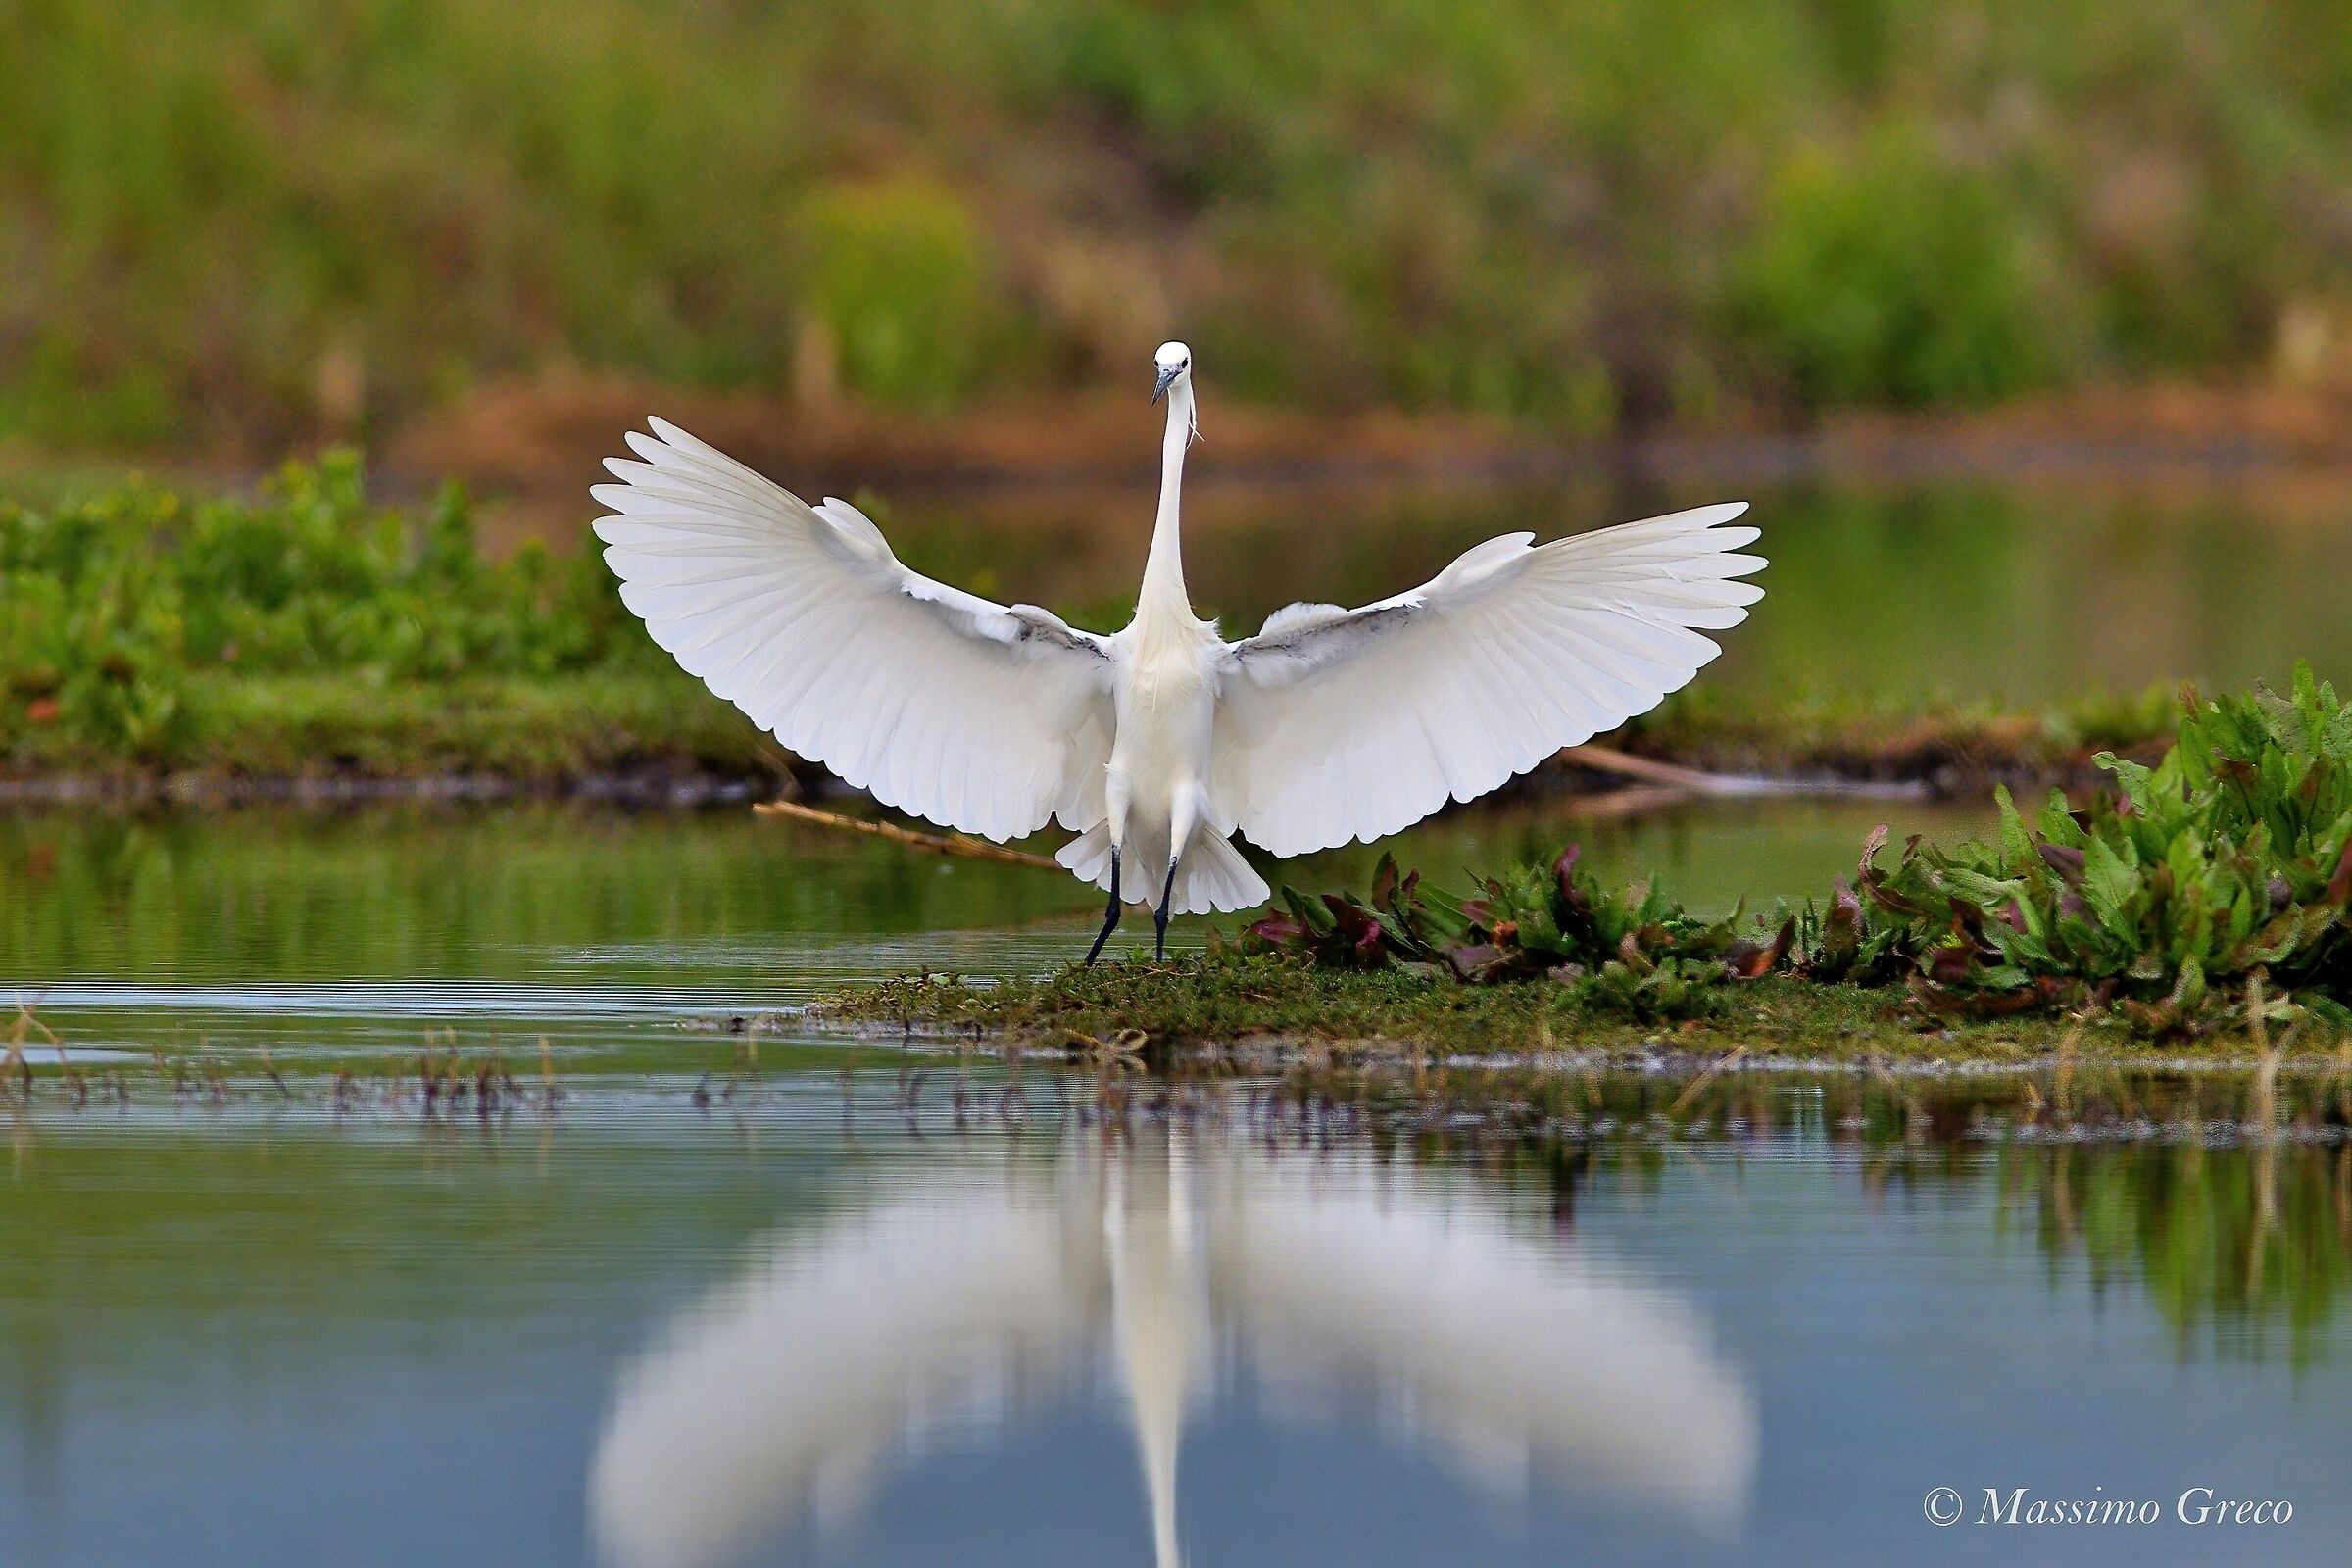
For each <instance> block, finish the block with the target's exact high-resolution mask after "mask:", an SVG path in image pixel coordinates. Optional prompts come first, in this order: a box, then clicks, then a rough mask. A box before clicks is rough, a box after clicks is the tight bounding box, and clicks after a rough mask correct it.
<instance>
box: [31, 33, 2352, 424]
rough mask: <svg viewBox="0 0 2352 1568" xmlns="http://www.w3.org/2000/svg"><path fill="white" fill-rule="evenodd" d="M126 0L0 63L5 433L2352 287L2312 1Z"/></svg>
mask: <svg viewBox="0 0 2352 1568" xmlns="http://www.w3.org/2000/svg"><path fill="white" fill-rule="evenodd" d="M118 11H119V8H118V7H112V6H107V5H102V4H97V3H94V0H29V3H26V4H23V5H19V6H16V7H13V8H12V9H11V11H10V14H9V48H8V49H7V50H6V51H4V52H0V342H5V343H7V344H8V345H9V353H8V354H7V355H6V356H5V357H4V358H0V428H16V429H22V430H26V431H29V432H31V433H33V434H34V435H36V436H37V437H40V438H42V439H45V440H48V441H52V442H81V441H106V440H118V441H150V440H156V439H161V438H171V437H183V438H192V439H198V440H202V439H207V438H212V439H218V438H220V437H222V436H230V437H242V438H244V439H245V440H246V441H247V442H248V443H249V444H251V445H254V446H257V447H267V446H270V445H272V444H274V443H275V442H277V441H278V440H280V439H282V438H283V437H284V436H286V435H288V434H290V433H293V432H295V431H300V430H324V431H329V432H332V433H334V434H337V435H343V434H349V433H353V432H354V431H355V430H356V431H357V432H358V433H367V432H368V431H371V430H375V429H380V428H381V427H382V425H383V423H384V422H385V421H387V420H393V419H398V418H400V417H404V416H406V415H408V414H410V413H412V412H414V411H415V410H416V409H417V408H418V407H419V406H421V405H423V404H426V403H429V402H431V401H433V400H435V399H437V398H440V397H444V396H447V395H448V394H450V393H451V392H453V391H456V390H461V389H462V388H463V387H464V386H465V385H466V382H467V381H468V380H470V379H472V378H474V377H477V376H480V375H483V374H486V373H495V372H499V371H503V370H507V369H512V368H516V367H527V366H529V365H531V364H533V363H534V362H543V361H554V362H558V363H566V364H568V363H587V364H591V365H596V366H605V367H614V368H623V369H626V370H629V371H633V372H636V373H639V374H644V375H650V376H657V377H663V378H674V379H679V380H685V381H691V382H698V383H705V384H727V385H746V384H749V385H758V386H763V387H773V386H776V385H779V384H782V383H783V382H785V381H786V380H787V378H788V377H789V376H790V375H791V373H792V371H793V368H794V366H793V362H794V359H795V358H796V356H797V355H798V354H799V353H800V352H801V346H802V343H803V340H804V338H805V334H806V333H807V332H808V331H809V327H810V325H811V324H812V323H820V324H823V325H824V326H826V327H827V328H828V329H829V330H831V331H832V332H833V333H834V334H835V337H836V341H837V344H838V347H839V350H840V352H841V355H842V362H843V368H844V372H845V380H846V381H847V382H848V383H849V384H850V385H851V386H852V387H853V388H859V387H862V388H864V389H866V390H868V391H870V392H871V393H872V394H873V395H874V396H877V397H880V398H883V399H886V400H889V401H892V402H898V403H903V404H907V405H911V406H914V407H918V408H928V407H936V406H944V405H947V404H951V403H953V402H955V401H956V400H958V399H960V398H963V397H966V396H970V395H973V394H976V393H982V392H987V391H992V390H1002V389H1003V388H1004V387H1005V384H1006V383H1007V381H1019V380H1022V379H1041V378H1042V379H1049V380H1070V379H1079V378H1083V377H1089V376H1094V375H1098V374H1100V373H1101V370H1102V368H1103V365H1104V364H1105V363H1111V364H1115V365H1119V366H1124V365H1126V364H1128V363H1131V362H1130V361H1127V360H1125V359H1117V360H1112V359H1111V358H1110V357H1111V355H1112V354H1113V353H1114V352H1115V353H1116V354H1117V355H1121V356H1124V355H1130V354H1132V353H1134V352H1136V349H1135V345H1134V343H1133V342H1132V341H1130V339H1131V338H1132V336H1133V335H1134V334H1135V333H1137V332H1138V331H1142V332H1145V333H1152V334H1155V333H1158V332H1161V331H1166V330H1172V329H1174V327H1175V326H1181V328H1182V330H1183V331H1184V333H1185V335H1187V336H1188V337H1190V338H1191V339H1192V340H1193V341H1194V342H1195V343H1196V344H1198V345H1199V346H1200V347H1201V349H1202V352H1203V353H1204V355H1207V356H1208V357H1209V358H1210V359H1211V361H1212V363H1214V364H1215V365H1216V366H1217V367H1218V374H1219V376H1220V381H1219V385H1220V386H1222V387H1226V388H1229V389H1233V390H1236V391H1242V392H1247V393H1250V394H1253V395H1256V396H1259V397H1281V398H1287V399H1299V400H1304V401H1316V402H1324V403H1331V404H1347V403H1350V402H1353V401H1357V400H1361V399H1364V398H1366V397H1382V398H1387V399H1391V400H1396V401H1400V402H1420V403H1435V404H1445V405H1452V406H1467V407H1476V408H1484V409H1495V410H1500V411H1503V412H1506V413H1510V414H1514V415H1520V416H1525V417H1543V418H1545V419H1564V420H1569V421H1572V422H1575V423H1578V424H1590V423H1593V422H1595V421H1599V420H1604V419H1606V418H1609V417H1613V416H1614V415H1616V414H1618V413H1620V412H1622V413H1626V414H1629V415H1630V414H1636V413H1640V414H1644V415H1655V414H1657V413H1659V412H1661V411H1668V410H1671V411H1673V412H1679V413H1684V414H1690V413H1692V412H1693V411H1701V412H1703V411H1704V410H1705V409H1707V408H1709V407H1714V406H1720V405H1722V404H1726V403H1731V402H1736V401H1737V400H1738V399H1739V398H1740V397H1741V396H1743V395H1757V394H1763V395H1771V394H1773V393H1776V392H1779V391H1782V390H1787V391H1789V392H1790V393H1792V394H1794V395H1796V396H1799V397H1802V398H1804V399H1807V400H1812V401H1824V402H1826V401H1838V400H1845V399H1856V398H1859V399H1881V398H1888V399H1899V400H1905V401H1914V402H1920V401H1938V400H1946V399H1970V398H1979V397H1984V396H1988V395H1992V394H1996V393H1998V392H2001V391H2004V390H2007V389H2010V388H2014V387H2018V386H2022V385H2027V384H2031V383H2033V382H2034V381H2036V380H2041V379H2066V378H2070V377H2076V376H2082V375H2095V374H2099V373H2103V372H2111V371H2116V370H2123V371H2131V370H2138V369H2145V368H2206V367H2217V366H2218V367H2229V366H2232V365H2245V364H2248V363H2251V362H2252V361H2254V360H2256V359H2257V358H2258V357H2259V356H2260V355H2262V354H2263V353H2264V352H2266V351H2267V349H2268V346H2269V344H2270V343H2271V341H2272V339H2273V336H2274V334H2275V332H2276V330H2277V327H2278V322H2279V321H2280V320H2281V319H2282V317H2283V316H2284V315H2285V313H2286V312H2287V311H2288V310H2289V309H2290V308H2292V307H2294V306H2295V305H2297V304H2298V303H2300V302H2305V301H2316V302H2317V303H2319V304H2320V305H2321V306H2322V307H2325V306H2326V305H2327V300H2328V298H2329V297H2330V294H2331V293H2334V294H2340V291H2341V285H2340V275H2341V268H2340V263H2339V259H2338V257H2337V255H2336V253H2335V251H2334V250H2333V249H2332V248H2331V247H2332V246H2333V245H2334V244H2335V241H2334V240H2333V239H2332V237H2331V235H2332V230H2331V229H2330V228H2329V226H2328V225H2327V223H2325V222H2315V221H2312V218H2311V215H2312V211H2313V193H2314V192H2327V191H2333V190H2339V189H2342V188H2343V187H2344V186H2345V184H2346V182H2347V176H2352V135H2348V134H2347V129H2348V128H2352V90H2348V84H2352V47H2348V46H2347V45H2346V44H2345V43H2344V42H2343V39H2344V37H2345V31H2346V29H2344V27H2343V26H2342V25H2341V22H2342V17H2341V11H2340V6H2339V5H2337V4H2336V3H2335V0H2274V3H2271V4H2268V5H2263V6H2236V7H2213V6H2204V5H2194V4H2192V3H2191V0H2151V3H2148V4H2141V5H2136V6H2122V5H2116V4H2111V3H2107V0H2051V3H2045V4H2037V5H2022V4H2016V3H2005V4H1998V5H1993V6H1990V7H1954V6H1931V5H1886V4H1817V3H1808V0H1718V3H1714V4H1707V5H1691V4H1681V5H1666V6H1627V5H1576V6H1553V5H1535V4H1527V3H1524V0H1516V3H1515V0H1492V3H1482V4H1475V5H1456V4H1439V3H1435V0H1365V3H1362V4H1358V5H1356V6H1353V7H1350V8H1349V11H1348V17H1347V25H1345V26H1337V27H1335V26H1333V25H1331V22H1330V18H1329V17H1328V16H1326V15H1324V14H1322V13H1320V12H1318V11H1317V10H1315V9H1314V8H1300V7H1298V6H1295V5H1290V4H1287V3H1284V0H1221V3H1216V4H1209V5H1198V6H1165V5H1157V4H1149V3H1146V0H1108V3H1105V0H1030V3H1027V4H1023V5H1018V6H1002V5H977V6H976V5H966V4H952V3H947V0H856V3H852V4H842V5H829V6H821V7H792V8H783V9H778V8H770V7H759V6H708V5H694V4H688V3H686V0H565V3H563V4H557V3H555V0H513V3H510V4H506V5H501V6H497V7H483V6H478V5H466V4H461V3H458V0H353V3H350V4H343V5H337V6H331V7H320V6H316V5H308V4H300V3H294V0H270V3H265V4H260V5H256V6H247V7H236V8H223V7H220V6H216V5H209V4H201V3H198V0H150V3H148V4H144V5H142V6H140V7H139V8H138V15H137V20H136V25H123V19H122V17H121V16H120V15H118ZM918 189H919V190H921V191H924V192H926V193H928V194H926V195H925V196H924V198H923V200H924V203H925V204H926V210H925V211H922V212H914V213H909V212H907V211H904V210H896V209H897V208H898V207H899V206H900V204H902V200H903V197H904V194H905V193H906V192H907V191H909V190H918ZM872 193H880V194H878V195H877V194H872ZM892 193H898V194H895V195H894V194H892ZM947 193H953V194H952V195H950V194H947ZM878 207H889V208H894V211H893V212H891V213H888V214H878V213H877V211H876V209H877V208H878ZM877 217H879V218H880V219H881V222H880V226H879V228H878V229H877V228H876V227H875V226H874V225H873V223H872V221H871V220H874V219H876V218H877ZM974 231H979V232H985V233H986V234H988V235H989V236H990V237H991V240H992V244H991V245H990V247H989V248H990V249H991V250H992V251H995V252H997V253H999V254H998V255H997V256H996V257H994V258H993V260H992V259H985V258H980V257H978V256H977V255H976V254H975V253H973V252H972V251H971V250H970V249H969V248H968V247H967V244H966V241H967V238H968V236H969V234H970V233H971V232H974ZM869 257H871V258H879V259H882V260H884V261H887V262H893V263H895V262H898V261H901V260H905V259H907V258H910V257H911V258H912V259H913V261H914V263H915V264H916V265H914V266H913V267H911V268H910V269H909V270H907V271H906V272H905V273H904V274H901V275H897V276H893V277H883V276H881V275H878V274H866V273H863V272H857V273H855V274H854V275H850V276H847V277H845V276H844V273H843V268H844V267H845V266H851V267H855V266H857V265H858V259H860V258H869ZM996 263H1001V265H995V264H996ZM1153 273H1156V274H1157V275H1155V276H1154V275H1150V274H1153ZM1162 297H1165V298H1168V299H1172V300H1173V301H1174V302H1175V304H1176V305H1178V306H1180V307H1181V314H1182V315H1183V317H1184V319H1183V321H1182V322H1180V323H1173V324H1171V325H1166V326H1152V325H1144V326H1140V327H1139V326H1138V325H1137V324H1136V323H1135V322H1134V319H1133V314H1132V313H1133V311H1134V310H1135V309H1136V308H1137V307H1136V305H1135V304H1134V303H1132V302H1134V301H1137V300H1142V301H1145V302H1147V303H1146V304H1144V305H1143V307H1142V308H1143V309H1144V310H1145V311H1146V312H1147V314H1148V313H1149V312H1150V311H1151V310H1152V309H1155V308H1156V307H1154V306H1152V305H1151V304H1149V303H1148V302H1149V301H1152V300H1153V299H1156V298H1162ZM967 306H968V307H971V308H972V314H971V315H970V316H966V315H964V314H962V313H963V312H964V311H965V309H966V307H967ZM992 314H995V315H1001V316H1002V317H1004V318H1005V319H1007V321H1008V322H1009V324H1010V326H1011V328H1012V329H1013V335H1014V338H1015V340H1016V341H1018V342H1020V343H1022V344H1024V345H1031V346H1033V350H1034V351H1033V352H1024V353H1020V354H1014V355H1005V356H1001V357H995V358H992V359H990V360H989V361H988V362H987V363H985V364H981V363H978V362H975V360H974V359H973V358H972V357H971V352H970V348H971V343H970V340H969V339H967V337H966V336H965V332H966V327H965V324H964V323H965V322H967V321H969V320H977V319H985V318H986V317H988V316H989V315H992ZM2070 323H2071V329H2070V330H2054V329H2053V328H2054V327H2067V326H2069V324H2070ZM1145 342H1146V343H1147V345H1148V342H1149V338H1148V337H1147V338H1146V339H1145Z"/></svg>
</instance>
